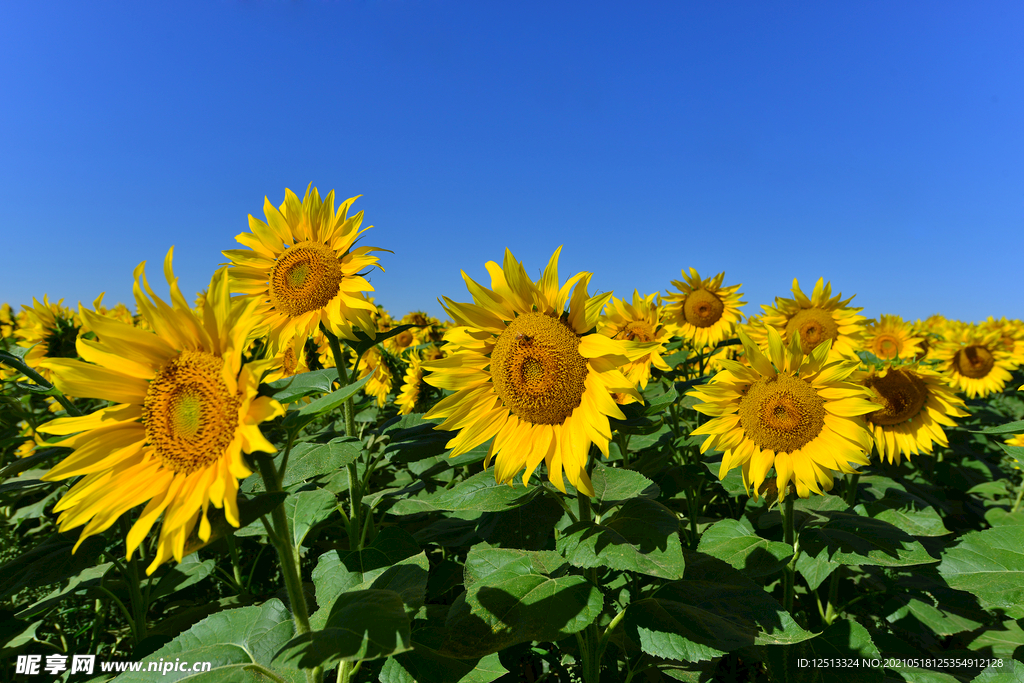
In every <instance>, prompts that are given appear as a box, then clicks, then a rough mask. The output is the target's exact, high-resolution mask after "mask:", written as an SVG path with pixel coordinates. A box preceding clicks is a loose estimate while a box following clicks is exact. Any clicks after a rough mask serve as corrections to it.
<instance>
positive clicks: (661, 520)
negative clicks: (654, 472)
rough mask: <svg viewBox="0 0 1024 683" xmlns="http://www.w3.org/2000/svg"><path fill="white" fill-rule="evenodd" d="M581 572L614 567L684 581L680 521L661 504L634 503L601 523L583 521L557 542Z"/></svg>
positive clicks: (638, 500)
mask: <svg viewBox="0 0 1024 683" xmlns="http://www.w3.org/2000/svg"><path fill="white" fill-rule="evenodd" d="M556 547H557V548H558V552H560V553H562V555H563V556H564V557H565V559H566V560H567V561H568V562H569V563H570V564H572V565H573V566H575V567H584V568H590V567H608V568H610V569H619V570H625V571H634V572H640V573H642V574H649V575H651V576H657V577H659V578H662V579H669V580H672V579H678V578H680V577H681V576H682V575H683V569H684V567H685V566H686V565H685V562H684V561H683V550H682V545H681V544H680V542H679V520H678V519H677V518H676V516H675V514H674V513H673V512H672V511H671V510H669V509H668V508H666V507H665V506H664V505H662V504H661V503H658V502H655V501H652V500H647V499H645V498H634V499H632V500H630V501H628V502H627V503H626V504H625V505H623V506H622V507H621V508H619V510H618V511H616V513H615V514H614V515H612V516H611V517H610V518H608V519H606V520H602V522H601V523H600V524H594V523H593V522H577V523H576V524H572V525H570V526H568V527H566V528H565V530H564V531H563V532H562V535H561V536H560V537H559V539H558V541H557V542H556Z"/></svg>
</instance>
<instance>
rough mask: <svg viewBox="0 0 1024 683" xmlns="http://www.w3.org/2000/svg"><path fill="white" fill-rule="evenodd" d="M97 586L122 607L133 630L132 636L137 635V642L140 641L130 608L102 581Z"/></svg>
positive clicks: (122, 611)
mask: <svg viewBox="0 0 1024 683" xmlns="http://www.w3.org/2000/svg"><path fill="white" fill-rule="evenodd" d="M96 588H98V589H99V591H100V592H101V593H104V594H106V596H107V597H108V598H110V599H111V600H113V601H114V604H115V605H117V606H118V607H119V608H120V609H121V613H122V614H123V615H124V618H125V619H127V620H128V627H129V628H130V629H131V630H132V636H133V637H135V638H136V642H138V635H137V632H136V630H135V619H133V618H132V613H131V612H130V611H128V608H127V607H125V604H124V603H123V602H121V598H119V597H117V596H116V595H114V594H113V593H112V592H111V591H110V589H109V588H107V587H106V586H104V585H103V584H102V583H101V584H100V585H98V586H96Z"/></svg>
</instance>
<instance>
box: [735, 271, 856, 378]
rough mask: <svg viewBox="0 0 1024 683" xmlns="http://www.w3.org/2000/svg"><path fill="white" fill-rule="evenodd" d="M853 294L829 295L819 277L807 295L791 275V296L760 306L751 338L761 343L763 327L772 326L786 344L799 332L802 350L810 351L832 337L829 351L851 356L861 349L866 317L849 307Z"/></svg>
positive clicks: (762, 342)
mask: <svg viewBox="0 0 1024 683" xmlns="http://www.w3.org/2000/svg"><path fill="white" fill-rule="evenodd" d="M851 301H853V297H852V296H851V297H849V298H848V299H843V295H842V294H837V295H835V296H832V283H831V282H828V283H826V282H825V279H824V278H818V282H817V283H816V284H815V285H814V291H813V292H812V293H811V296H810V298H808V297H807V295H806V294H804V293H803V292H802V291H801V290H800V284H799V283H798V282H797V279H796V278H793V298H792V299H785V298H782V297H775V305H774V306H766V305H762V306H761V308H762V309H764V315H763V316H761V318H760V321H761V323H762V325H763V326H762V327H757V326H756V325H755V326H752V328H751V329H750V333H751V334H750V338H751V339H753V340H754V341H755V342H756V343H757V344H758V345H760V346H764V344H765V341H766V339H767V338H766V336H765V328H767V327H774V328H775V329H777V330H779V332H781V333H782V339H783V341H785V343H786V344H788V343H789V341H790V340H791V339H792V338H793V336H794V335H795V334H796V333H797V332H799V333H800V342H801V344H802V345H803V352H804V353H805V354H806V353H810V352H811V351H813V350H814V349H815V348H816V347H817V346H818V344H821V343H822V342H823V341H826V340H831V342H832V352H833V353H836V354H839V355H840V356H845V357H847V358H850V359H853V358H856V357H857V353H856V351H857V349H859V348H861V345H862V341H861V339H862V337H863V334H864V321H865V320H866V318H865V317H864V316H862V315H858V313H859V312H860V311H861V310H863V309H860V308H850V307H849V305H848V304H849V303H850V302H851Z"/></svg>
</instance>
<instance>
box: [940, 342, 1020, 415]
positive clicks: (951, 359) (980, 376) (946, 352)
mask: <svg viewBox="0 0 1024 683" xmlns="http://www.w3.org/2000/svg"><path fill="white" fill-rule="evenodd" d="M930 358H932V359H934V360H937V361H939V363H940V364H939V368H940V370H941V372H942V373H943V375H944V376H945V378H946V381H947V382H949V384H950V386H952V387H953V388H954V389H956V390H957V391H962V392H964V393H965V394H966V395H967V397H968V398H979V397H981V398H984V397H985V396H988V395H990V394H996V393H999V392H1000V391H1002V390H1003V389H1004V388H1005V387H1006V383H1007V382H1009V381H1010V379H1011V377H1012V375H1011V373H1012V372H1013V370H1014V369H1016V368H1017V366H1018V365H1020V364H1021V362H1022V360H1024V358H1021V356H1020V355H1017V354H1014V353H1013V352H1012V349H1009V350H1008V349H1004V348H1002V347H1001V344H1000V335H999V332H998V331H992V332H988V333H987V334H986V333H983V332H981V331H979V330H978V329H977V328H975V327H965V328H963V329H961V330H960V331H959V332H957V333H954V334H951V335H950V336H949V337H948V338H947V341H945V342H943V343H941V344H939V345H938V346H937V347H936V349H935V350H934V352H932V353H931V355H930Z"/></svg>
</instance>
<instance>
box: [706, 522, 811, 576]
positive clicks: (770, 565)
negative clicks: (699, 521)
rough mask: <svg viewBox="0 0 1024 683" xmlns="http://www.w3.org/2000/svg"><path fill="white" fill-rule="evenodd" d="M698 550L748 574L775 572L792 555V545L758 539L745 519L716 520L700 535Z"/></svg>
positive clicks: (783, 565)
mask: <svg viewBox="0 0 1024 683" xmlns="http://www.w3.org/2000/svg"><path fill="white" fill-rule="evenodd" d="M697 550H698V551H700V552H702V553H705V554H706V555H710V556H711V557H717V558H718V559H720V560H724V561H725V562H728V563H729V564H730V565H731V566H732V567H734V568H735V569H739V570H740V571H741V572H743V573H744V574H746V575H747V576H751V577H756V576H767V575H768V574H774V573H775V572H777V571H780V570H781V569H782V568H783V567H785V566H786V563H787V562H789V560H790V558H791V557H793V548H792V547H791V546H788V545H786V544H785V543H779V542H778V541H769V540H767V539H764V538H761V537H760V536H758V535H757V534H755V533H754V528H753V526H751V524H750V522H749V521H747V519H746V518H743V519H740V520H735V519H723V520H722V521H720V522H716V523H715V524H713V525H712V526H711V527H710V528H708V529H707V530H705V531H704V533H703V534H702V535H701V537H700V545H698V546H697Z"/></svg>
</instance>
